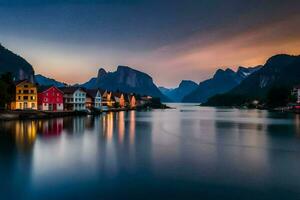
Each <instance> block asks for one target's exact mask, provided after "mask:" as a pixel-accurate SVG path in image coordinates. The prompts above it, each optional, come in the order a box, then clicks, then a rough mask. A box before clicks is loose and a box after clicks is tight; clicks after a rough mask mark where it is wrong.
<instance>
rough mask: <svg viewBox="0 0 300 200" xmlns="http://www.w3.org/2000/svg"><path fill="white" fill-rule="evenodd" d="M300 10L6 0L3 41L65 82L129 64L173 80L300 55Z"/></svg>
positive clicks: (292, 2)
mask: <svg viewBox="0 0 300 200" xmlns="http://www.w3.org/2000/svg"><path fill="white" fill-rule="evenodd" d="M299 10H300V1H297V0H285V1H282V0H251V1H246V0H245V1H243V0H226V1H225V0H219V1H217V0H123V1H122V0H115V1H113V0H74V1H72V0H65V1H63V0H45V1H40V0H7V1H3V0H0V25H1V26H0V43H2V45H3V46H5V47H7V48H9V49H10V50H12V51H14V52H15V53H17V54H20V55H21V56H23V57H24V58H25V59H26V60H28V61H29V62H30V63H31V64H32V65H33V67H34V69H35V71H36V73H41V74H43V75H45V76H48V77H53V78H55V79H57V80H59V81H65V82H67V83H82V82H85V81H87V80H88V79H89V78H91V77H93V76H96V74H97V71H98V69H99V68H100V67H103V68H105V69H106V70H108V71H114V70H115V69H116V67H117V65H128V66H131V67H134V68H136V69H138V70H141V71H144V72H146V73H148V74H150V75H151V76H152V77H153V79H154V82H155V83H156V84H157V85H163V86H168V87H174V86H176V85H177V84H178V83H179V82H180V81H181V80H182V79H190V80H194V81H196V82H197V83H199V82H200V81H202V80H204V79H206V78H208V77H211V76H212V74H213V73H214V71H215V70H216V69H217V68H226V67H228V66H230V67H232V68H234V69H236V68H237V67H238V66H240V65H242V66H255V65H259V64H264V62H265V61H266V59H267V58H268V57H270V56H272V55H274V54H278V53H288V54H300V26H299V24H300V12H299Z"/></svg>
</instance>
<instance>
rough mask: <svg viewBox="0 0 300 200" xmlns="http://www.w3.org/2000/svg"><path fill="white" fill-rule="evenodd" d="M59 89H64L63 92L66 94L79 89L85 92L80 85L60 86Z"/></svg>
mask: <svg viewBox="0 0 300 200" xmlns="http://www.w3.org/2000/svg"><path fill="white" fill-rule="evenodd" d="M58 89H60V90H61V91H63V93H65V94H73V93H74V92H76V91H77V90H82V91H84V92H85V90H83V89H82V88H80V87H60V88H58Z"/></svg>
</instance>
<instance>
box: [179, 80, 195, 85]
mask: <svg viewBox="0 0 300 200" xmlns="http://www.w3.org/2000/svg"><path fill="white" fill-rule="evenodd" d="M193 85H198V84H197V83H195V82H194V81H191V80H182V81H181V82H180V84H179V87H185V86H193Z"/></svg>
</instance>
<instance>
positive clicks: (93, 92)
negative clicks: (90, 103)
mask: <svg viewBox="0 0 300 200" xmlns="http://www.w3.org/2000/svg"><path fill="white" fill-rule="evenodd" d="M85 91H86V94H87V95H88V96H90V97H92V98H95V97H96V96H97V94H98V91H99V90H97V89H88V90H85Z"/></svg>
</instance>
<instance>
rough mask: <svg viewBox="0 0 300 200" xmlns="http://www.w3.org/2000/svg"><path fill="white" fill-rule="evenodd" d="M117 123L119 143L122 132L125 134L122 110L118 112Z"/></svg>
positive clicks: (122, 136) (122, 139)
mask: <svg viewBox="0 0 300 200" xmlns="http://www.w3.org/2000/svg"><path fill="white" fill-rule="evenodd" d="M118 123H119V127H118V128H119V143H123V141H124V134H125V119H124V112H119V114H118Z"/></svg>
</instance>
